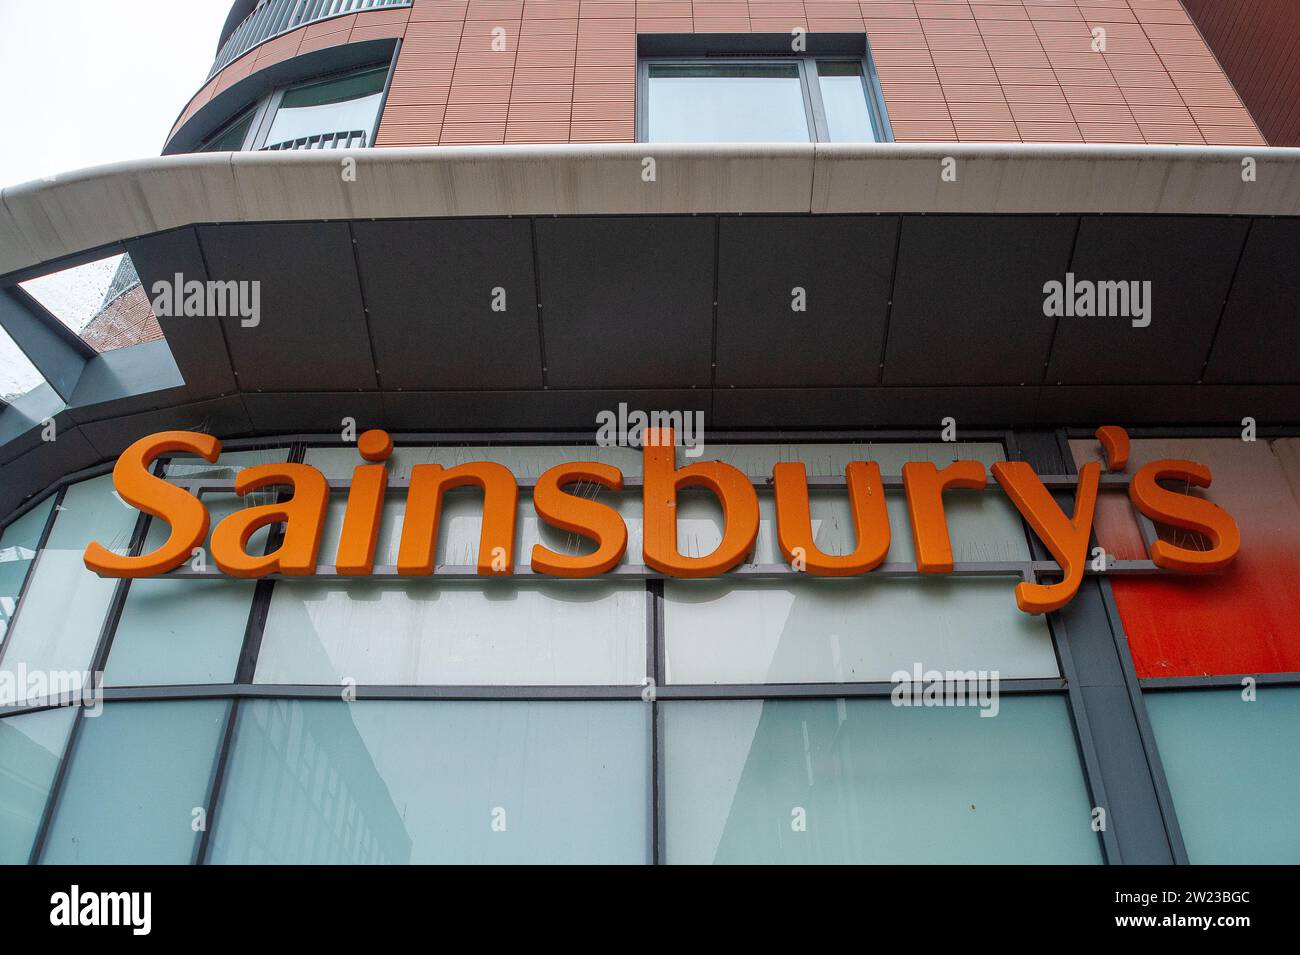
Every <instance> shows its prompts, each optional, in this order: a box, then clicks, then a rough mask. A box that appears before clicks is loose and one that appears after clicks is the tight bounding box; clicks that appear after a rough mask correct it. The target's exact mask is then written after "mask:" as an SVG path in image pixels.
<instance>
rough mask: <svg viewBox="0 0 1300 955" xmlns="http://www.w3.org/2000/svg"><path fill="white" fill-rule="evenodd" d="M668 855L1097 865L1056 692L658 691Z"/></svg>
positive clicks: (721, 859)
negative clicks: (684, 698) (799, 695)
mask: <svg viewBox="0 0 1300 955" xmlns="http://www.w3.org/2000/svg"><path fill="white" fill-rule="evenodd" d="M663 712H664V730H663V746H664V769H663V773H664V801H665V806H666V809H667V816H666V819H665V828H666V837H667V856H668V861H669V862H671V863H736V864H752V863H775V862H784V863H845V864H851V863H912V864H915V863H949V864H951V863H960V862H974V861H979V862H983V863H1006V862H1016V863H1037V864H1055V863H1096V862H1100V861H1101V857H1100V852H1099V850H1098V846H1097V839H1096V837H1095V835H1094V833H1093V832H1092V831H1091V827H1090V825H1089V818H1090V817H1089V811H1090V810H1089V805H1088V796H1087V790H1086V788H1085V787H1084V780H1083V774H1082V773H1081V772H1080V769H1079V760H1078V757H1077V756H1076V754H1075V753H1074V752H1073V747H1074V734H1073V731H1072V730H1071V728H1070V714H1069V711H1068V709H1067V707H1066V704H1065V700H1064V699H1062V698H1061V697H1059V696H1058V697H1052V696H1020V695H1017V696H1004V697H1003V699H1002V701H1001V709H1000V712H999V713H998V715H997V718H996V719H983V718H981V716H980V714H979V712H978V711H977V710H974V709H969V708H962V707H928V708H911V707H900V706H894V705H892V703H891V702H890V700H888V699H854V700H843V699H839V700H837V699H829V700H781V701H771V700H769V701H762V700H752V701H750V700H746V701H738V702H728V703H705V702H701V703H695V702H689V703H688V702H681V703H666V704H664V707H663Z"/></svg>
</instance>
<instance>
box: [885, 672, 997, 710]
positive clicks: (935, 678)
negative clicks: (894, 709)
mask: <svg viewBox="0 0 1300 955" xmlns="http://www.w3.org/2000/svg"><path fill="white" fill-rule="evenodd" d="M889 682H890V683H892V684H894V688H893V690H891V691H890V693H889V698H890V700H891V701H892V702H893V704H894V705H895V706H974V707H978V709H979V711H980V716H981V717H984V716H997V715H998V709H999V703H998V686H999V684H1000V682H1001V675H1000V674H999V672H998V671H997V670H924V671H923V670H922V668H921V664H919V663H914V664H912V669H911V671H910V672H909V671H907V670H896V671H894V674H893V675H892V676H891V677H890V678H889Z"/></svg>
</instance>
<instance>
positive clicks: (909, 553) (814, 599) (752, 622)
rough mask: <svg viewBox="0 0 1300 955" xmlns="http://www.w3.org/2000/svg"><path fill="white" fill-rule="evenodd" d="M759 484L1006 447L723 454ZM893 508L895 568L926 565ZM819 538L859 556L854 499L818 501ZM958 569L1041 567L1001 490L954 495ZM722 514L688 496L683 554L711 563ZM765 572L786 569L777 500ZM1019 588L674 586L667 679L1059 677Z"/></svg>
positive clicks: (749, 449) (985, 581)
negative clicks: (996, 564) (780, 468)
mask: <svg viewBox="0 0 1300 955" xmlns="http://www.w3.org/2000/svg"><path fill="white" fill-rule="evenodd" d="M709 451H710V452H711V453H710V454H708V455H706V457H712V456H714V455H716V456H717V458H718V459H720V460H726V461H728V462H729V463H732V464H735V465H736V466H737V467H740V468H741V469H742V470H744V471H746V472H747V473H749V474H751V475H758V474H763V473H770V472H771V469H772V466H773V465H774V464H775V463H776V462H777V461H782V460H802V461H804V462H805V463H806V464H807V465H808V471H809V474H810V475H818V476H822V475H825V476H833V475H837V474H838V475H841V476H842V475H843V471H844V466H845V464H847V463H848V462H849V461H852V460H874V461H877V462H879V463H880V467H881V471H882V473H883V474H885V475H897V474H900V473H901V472H902V466H903V464H904V463H906V462H907V461H927V460H928V461H933V462H934V463H935V464H936V465H937V466H940V467H942V466H944V465H946V464H949V463H951V462H952V461H954V460H957V459H965V460H978V461H983V462H984V463H985V464H986V465H987V464H991V463H993V462H994V461H998V460H1001V459H1002V450H1001V447H1000V446H999V445H994V444H967V445H943V444H879V445H843V444H841V445H788V446H781V445H733V446H727V447H711V448H710V449H709ZM886 504H887V508H888V512H889V523H890V549H889V554H888V557H887V558H886V560H888V561H890V562H901V563H910V562H912V561H914V560H915V552H914V548H913V544H912V531H911V523H910V521H909V518H908V513H907V502H906V498H905V495H904V494H903V492H901V491H898V492H890V493H889V494H888V495H887V499H886ZM810 509H811V513H812V521H813V531H814V539H815V541H816V543H817V545H818V546H819V547H820V548H821V549H823V550H824V551H826V552H827V553H831V554H842V553H848V552H850V551H852V550H853V548H854V547H855V546H856V541H855V539H854V531H853V520H852V513H851V510H850V507H849V500H848V494H847V492H846V491H827V492H814V493H813V494H812V495H811V496H810ZM944 510H945V513H946V514H947V517H948V530H949V536H950V538H951V540H952V547H953V556H954V558H955V559H956V560H957V561H959V562H962V561H1023V560H1028V559H1029V556H1030V554H1029V547H1028V543H1027V542H1026V538H1025V532H1024V529H1023V526H1022V524H1021V522H1020V519H1019V517H1018V515H1017V513H1016V511H1015V508H1014V507H1013V506H1012V505H1011V503H1010V502H1009V501H1007V500H1006V498H1005V496H1003V495H1002V494H1001V492H1000V491H999V490H998V489H997V488H996V486H995V485H992V484H990V486H988V487H986V488H985V490H983V491H973V490H962V489H958V490H954V491H951V492H949V493H947V494H945V496H944ZM721 519H722V518H721V509H720V508H719V507H718V505H717V503H716V501H715V500H714V499H713V498H712V496H711V495H709V494H707V493H704V492H700V491H690V492H687V493H683V494H682V495H681V497H680V505H679V510H678V520H677V527H678V547H679V549H680V550H681V551H682V553H683V554H685V555H687V556H701V555H704V554H708V553H709V552H711V551H712V550H713V549H714V548H715V547H716V546H717V544H718V542H719V541H720V540H721ZM759 519H760V526H759V534H758V541H757V544H756V546H755V552H754V557H753V561H754V562H755V563H759V564H765V563H783V562H784V558H783V557H782V556H781V553H780V550H779V548H778V547H777V535H776V516H775V508H774V505H773V501H772V496H771V494H770V493H760V495H759ZM1017 582H1018V581H1017V580H1016V579H1015V578H962V579H957V578H951V577H943V578H940V577H936V578H933V579H928V580H919V579H892V580H890V579H884V578H879V577H875V578H873V577H871V576H870V575H869V574H868V575H866V576H863V577H854V578H848V579H843V580H813V579H808V578H796V579H791V580H789V581H769V582H758V581H753V582H745V581H742V580H738V579H736V578H722V579H718V580H711V581H681V580H670V581H666V582H665V584H664V628H665V657H666V661H667V670H668V672H667V676H668V679H669V681H670V682H673V683H787V682H790V683H796V682H811V683H840V682H872V681H888V680H889V679H890V677H891V675H892V674H893V673H894V672H896V671H898V670H908V671H911V670H912V669H913V668H914V666H915V665H916V664H918V663H919V664H920V665H921V667H922V669H940V670H948V669H952V670H968V669H976V670H997V671H999V673H1000V675H1001V677H1002V678H1003V679H1016V678H1028V677H1052V676H1057V675H1058V673H1059V670H1058V666H1057V662H1056V654H1055V651H1054V649H1053V647H1052V639H1051V633H1050V631H1049V629H1048V626H1047V622H1046V620H1045V619H1044V618H1043V617H1035V616H1031V615H1029V614H1024V613H1021V612H1020V610H1018V609H1017V607H1016V603H1015V585H1016V583H1017Z"/></svg>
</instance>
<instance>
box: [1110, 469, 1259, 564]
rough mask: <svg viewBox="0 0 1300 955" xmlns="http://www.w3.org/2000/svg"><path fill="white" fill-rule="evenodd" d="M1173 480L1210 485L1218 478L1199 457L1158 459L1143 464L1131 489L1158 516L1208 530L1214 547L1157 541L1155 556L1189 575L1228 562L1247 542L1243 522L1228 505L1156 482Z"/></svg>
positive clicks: (1201, 531) (1134, 498)
mask: <svg viewBox="0 0 1300 955" xmlns="http://www.w3.org/2000/svg"><path fill="white" fill-rule="evenodd" d="M1167 479H1168V480H1178V481H1186V482H1188V483H1189V484H1194V485H1196V486H1197V487H1209V486H1210V481H1211V480H1213V477H1212V476H1211V474H1210V469H1209V468H1207V467H1206V466H1205V465H1204V464H1197V463H1196V462H1195V461H1176V460H1168V461H1152V462H1151V463H1150V464H1144V465H1142V467H1141V468H1139V469H1138V472H1137V474H1135V475H1133V480H1132V481H1131V482H1130V483H1129V486H1128V494H1129V497H1130V498H1131V499H1132V501H1133V505H1134V506H1135V507H1136V508H1137V509H1138V510H1139V511H1141V512H1142V513H1143V514H1145V515H1146V516H1147V517H1149V518H1151V520H1153V521H1159V522H1160V523H1162V524H1170V525H1172V526H1173V527H1181V528H1182V529H1183V530H1188V531H1196V532H1197V533H1198V534H1204V535H1205V536H1206V537H1208V538H1209V539H1210V543H1211V545H1212V546H1211V548H1210V549H1209V550H1192V549H1190V548H1187V547H1179V546H1178V545H1177V544H1170V543H1168V542H1166V541H1156V542H1155V543H1153V544H1152V545H1151V560H1152V561H1153V562H1154V563H1155V565H1156V566H1157V567H1166V568H1168V569H1170V570H1181V571H1183V572H1185V573H1189V574H1198V573H1208V572H1210V571H1213V570H1221V569H1223V568H1224V567H1226V566H1228V564H1230V563H1231V562H1232V559H1233V558H1234V557H1236V556H1237V550H1238V549H1239V548H1240V547H1241V532H1240V531H1239V530H1237V522H1236V521H1234V520H1233V519H1232V515H1231V514H1229V513H1228V512H1227V511H1225V510H1224V509H1223V508H1221V507H1219V506H1218V505H1216V504H1211V503H1210V502H1209V501H1207V500H1205V499H1204V498H1199V497H1192V496H1191V495H1188V494H1179V493H1177V492H1175V491H1170V490H1167V489H1165V488H1163V487H1161V486H1160V485H1159V484H1157V483H1156V482H1157V481H1163V480H1167Z"/></svg>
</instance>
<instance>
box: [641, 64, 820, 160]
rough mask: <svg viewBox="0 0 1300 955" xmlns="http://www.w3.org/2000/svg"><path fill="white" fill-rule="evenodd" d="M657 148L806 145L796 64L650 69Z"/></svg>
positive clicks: (653, 134) (651, 124) (651, 115)
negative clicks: (671, 145)
mask: <svg viewBox="0 0 1300 955" xmlns="http://www.w3.org/2000/svg"><path fill="white" fill-rule="evenodd" d="M648 98H649V104H648V106H647V116H648V123H649V130H648V135H647V137H646V138H647V139H648V140H649V141H650V142H652V143H806V142H808V141H809V139H810V138H811V137H810V135H809V132H808V119H807V115H806V113H805V109H804V96H803V86H802V84H801V82H800V79H799V67H798V65H797V64H795V63H770V64H764V63H754V64H736V65H733V64H717V65H715V64H703V65H698V66H690V65H677V64H664V65H656V64H651V66H650V77H649V97H648Z"/></svg>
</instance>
